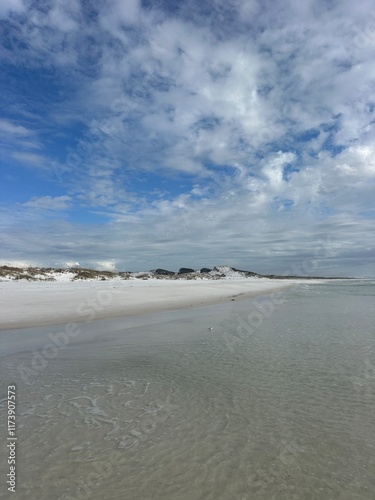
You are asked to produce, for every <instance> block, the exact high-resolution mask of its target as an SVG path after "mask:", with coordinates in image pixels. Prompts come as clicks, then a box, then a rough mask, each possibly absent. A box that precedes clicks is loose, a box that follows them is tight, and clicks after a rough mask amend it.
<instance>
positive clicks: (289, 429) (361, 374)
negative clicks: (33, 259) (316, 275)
mask: <svg viewBox="0 0 375 500" xmlns="http://www.w3.org/2000/svg"><path fill="white" fill-rule="evenodd" d="M374 298H375V287H374V282H369V281H356V282H349V281H339V282H335V283H327V284H324V285H301V286H298V287H296V288H295V289H293V290H291V291H288V292H282V293H279V294H278V295H273V296H271V297H268V298H267V297H261V298H258V299H256V300H255V301H254V300H252V301H241V302H236V301H234V302H231V303H229V304H225V305H220V306H210V307H204V308H199V309H192V310H189V311H180V312H178V311H174V312H171V313H167V314H166V313H163V314H154V315H149V316H145V317H140V318H134V319H129V318H127V319H116V320H106V321H97V322H93V323H88V324H86V325H84V327H82V331H81V332H80V333H79V334H78V335H76V336H75V337H74V339H72V340H70V341H69V342H68V343H67V345H65V346H64V348H59V349H57V348H56V349H55V351H53V350H50V351H48V349H45V350H44V351H43V346H44V347H45V346H46V344H48V343H49V344H50V343H51V341H50V338H49V337H48V334H51V333H52V334H53V333H55V334H56V333H57V332H59V331H61V328H62V327H61V326H60V327H52V328H51V327H50V328H39V329H30V331H26V330H24V331H12V332H0V335H2V339H3V340H4V341H5V342H2V345H3V346H4V348H3V349H2V352H3V356H2V357H1V375H2V376H1V384H2V393H1V397H4V395H5V392H6V386H7V385H8V384H12V383H14V382H16V383H17V396H18V401H17V438H18V440H17V493H16V494H14V495H12V498H30V499H40V500H43V499H46V500H47V499H51V498H53V499H55V498H56V499H61V500H63V499H65V500H66V499H79V498H92V499H98V500H99V499H107V498H108V499H125V500H128V499H129V500H146V499H147V500H151V499H152V500H153V499H158V498H160V499H166V500H169V499H170V500H172V499H173V500H195V499H196V500H198V499H212V500H214V499H220V500H245V499H246V500H248V499H249V500H250V499H265V500H266V499H267V500H269V499H271V500H272V499H288V500H299V499H301V500H305V499H306V500H315V499H316V500H318V499H319V500H320V499H327V500H329V499H348V500H349V499H350V500H356V499H358V500H359V499H364V500H365V499H371V500H373V498H374V497H375V493H374V492H375V475H374V470H375V418H374V409H375V390H374V389H375V331H374V325H375V310H374V303H375V301H374ZM209 327H212V329H209ZM25 336H27V339H28V340H27V342H25V341H24V339H25ZM30 349H34V351H32V352H31V351H30ZM5 353H6V356H5ZM36 353H39V357H38V354H36ZM43 353H44V354H45V355H43ZM47 353H50V357H49V358H47V357H46V355H47ZM52 354H53V355H54V356H53V357H52ZM33 362H34V364H33ZM5 409H6V408H5V403H2V404H1V420H0V425H1V435H2V436H6V429H5V425H6V418H5ZM4 442H5V438H4ZM5 453H6V452H5ZM5 453H4V452H3V457H1V462H0V463H1V470H0V473H1V477H2V478H5V477H6V472H7V467H8V466H7V465H6V463H5V460H3V458H4V459H5V456H4V455H5ZM0 488H1V489H0V497H1V498H8V493H7V492H6V487H5V480H4V479H3V482H2V484H1V485H0Z"/></svg>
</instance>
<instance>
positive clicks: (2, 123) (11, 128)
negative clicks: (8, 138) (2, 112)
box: [0, 119, 33, 137]
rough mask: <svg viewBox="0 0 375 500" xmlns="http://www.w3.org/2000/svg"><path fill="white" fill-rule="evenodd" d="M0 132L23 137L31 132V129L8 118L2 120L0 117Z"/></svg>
mask: <svg viewBox="0 0 375 500" xmlns="http://www.w3.org/2000/svg"><path fill="white" fill-rule="evenodd" d="M0 132H1V133H3V134H6V135H13V136H16V137H19V136H21V137H24V136H29V135H32V134H33V132H32V130H29V129H28V128H26V127H24V126H22V125H17V124H14V123H13V122H12V121H10V120H4V119H0Z"/></svg>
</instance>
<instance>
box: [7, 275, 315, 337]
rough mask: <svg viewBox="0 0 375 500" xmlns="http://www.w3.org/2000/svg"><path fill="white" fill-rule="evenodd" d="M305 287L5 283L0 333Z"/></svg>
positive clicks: (248, 282)
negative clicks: (8, 330) (1, 331)
mask: <svg viewBox="0 0 375 500" xmlns="http://www.w3.org/2000/svg"><path fill="white" fill-rule="evenodd" d="M303 282H304V281H303V280H269V279H258V278H242V279H230V280H229V279H223V280H214V281H210V280H207V281H200V280H199V281H191V280H178V281H177V280H157V279H149V280H145V281H143V280H128V281H125V280H120V279H114V280H108V281H105V282H101V281H87V282H69V281H68V282H46V283H43V282H21V281H10V282H1V283H0V330H5V329H13V328H27V327H33V326H45V325H54V324H63V323H66V322H88V321H93V320H96V319H104V318H111V317H121V316H135V315H141V314H147V313H152V312H158V311H167V310H175V309H184V308H189V307H196V306H203V305H209V304H219V303H222V302H228V301H231V300H233V299H234V300H241V299H245V298H247V297H252V296H256V295H262V294H266V293H271V292H274V291H277V290H281V289H286V288H290V287H292V286H293V285H296V284H300V283H303ZM309 283H311V280H310V281H309Z"/></svg>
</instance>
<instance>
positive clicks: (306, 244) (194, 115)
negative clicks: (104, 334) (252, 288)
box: [0, 0, 375, 277]
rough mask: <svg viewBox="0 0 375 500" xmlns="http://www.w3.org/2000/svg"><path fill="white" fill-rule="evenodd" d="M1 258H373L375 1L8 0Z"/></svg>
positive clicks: (96, 261) (262, 267)
mask: <svg viewBox="0 0 375 500" xmlns="http://www.w3.org/2000/svg"><path fill="white" fill-rule="evenodd" d="M0 36H1V42H0V65H1V66H0V91H1V100H0V148H1V153H0V165H1V167H0V176H1V183H0V213H1V217H0V263H2V264H13V265H37V266H48V267H50V266H51V267H66V266H73V265H81V266H85V267H94V268H98V269H109V270H120V271H124V270H129V271H137V270H150V269H155V268H158V267H162V268H166V269H171V270H178V269H179V268H180V267H192V268H200V267H213V266H215V265H229V266H233V267H236V268H240V269H247V270H252V271H255V272H260V273H278V274H291V273H294V274H296V273H298V272H299V274H310V275H319V276H359V277H371V276H375V267H374V239H375V238H374V229H375V225H374V222H375V209H374V198H375V197H374V193H375V182H374V177H375V155H374V153H375V140H374V139H375V128H374V118H375V7H374V4H373V1H372V0H361V1H360V2H353V1H352V0H340V1H333V0H324V1H323V0H315V1H310V0H304V1H302V2H301V1H300V0H282V1H279V0H272V1H271V0H261V1H257V0H209V1H205V0H189V1H188V2H177V1H171V0H154V1H152V0H95V1H94V0H1V4H0Z"/></svg>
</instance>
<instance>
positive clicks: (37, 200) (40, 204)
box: [22, 196, 72, 210]
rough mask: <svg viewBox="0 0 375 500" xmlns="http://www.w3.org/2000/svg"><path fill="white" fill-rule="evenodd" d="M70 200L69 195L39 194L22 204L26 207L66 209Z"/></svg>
mask: <svg viewBox="0 0 375 500" xmlns="http://www.w3.org/2000/svg"><path fill="white" fill-rule="evenodd" d="M71 201H72V199H71V197H70V196H55V197H52V196H40V197H34V198H31V200H29V201H28V202H26V203H23V204H22V205H23V206H24V207H26V208H32V209H38V210H66V209H68V208H70V205H71Z"/></svg>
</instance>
